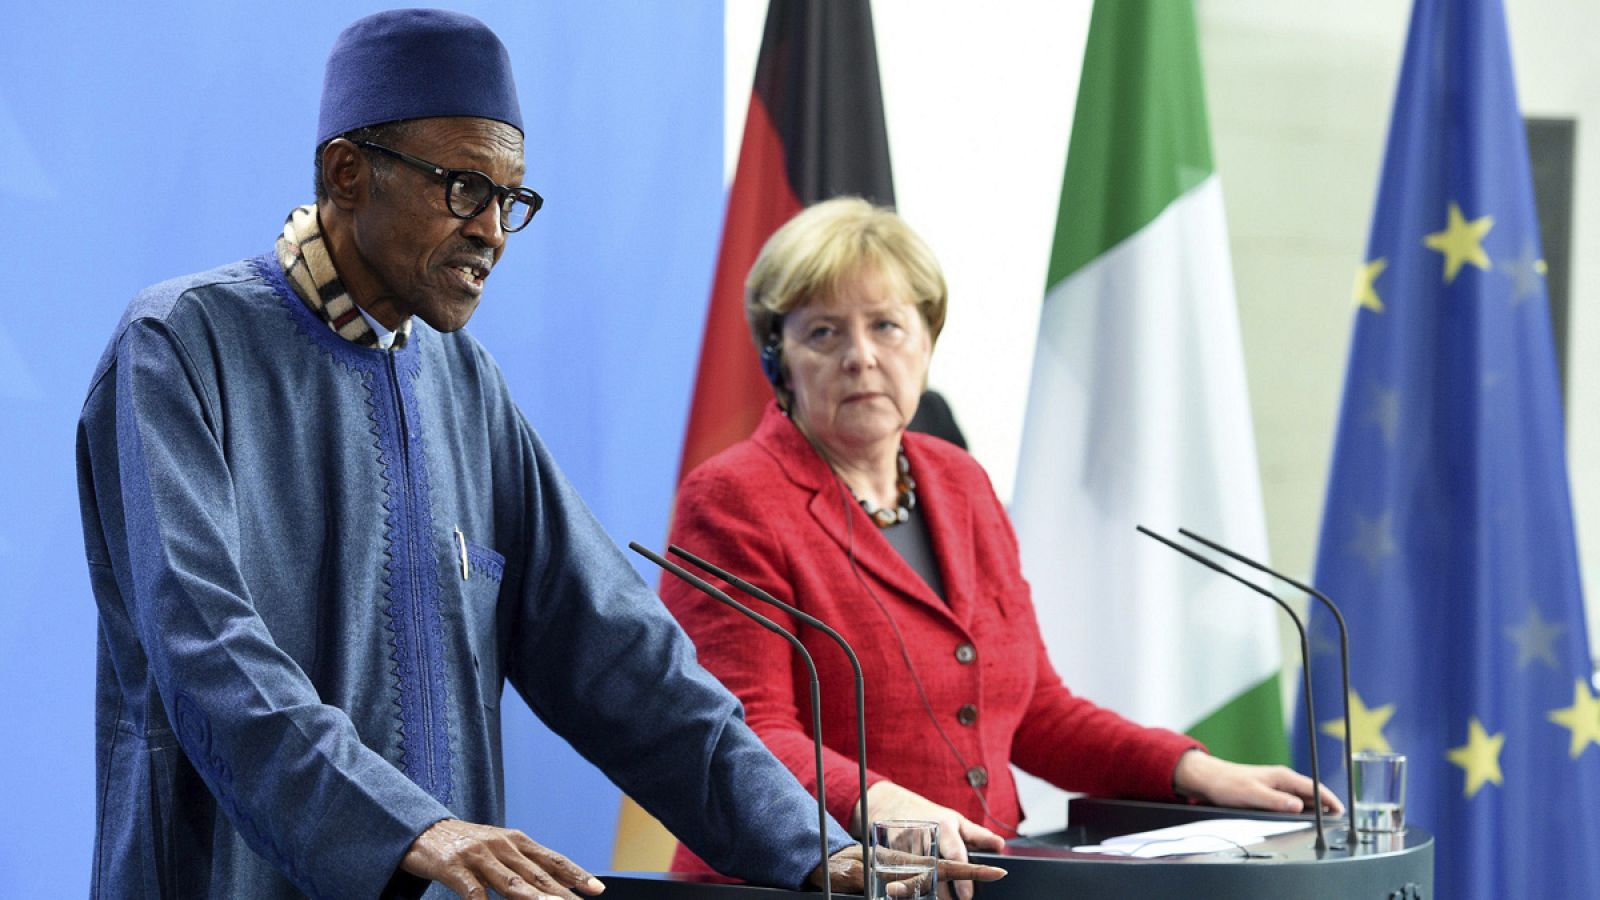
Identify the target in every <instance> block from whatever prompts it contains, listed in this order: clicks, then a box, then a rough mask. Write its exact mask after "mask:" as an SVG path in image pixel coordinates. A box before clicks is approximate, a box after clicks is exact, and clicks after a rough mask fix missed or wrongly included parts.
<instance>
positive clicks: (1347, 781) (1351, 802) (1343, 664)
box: [1178, 528, 1356, 842]
mask: <svg viewBox="0 0 1600 900" xmlns="http://www.w3.org/2000/svg"><path fill="white" fill-rule="evenodd" d="M1178 533H1179V534H1181V535H1183V536H1184V537H1186V538H1188V539H1190V540H1192V541H1199V542H1200V543H1202V544H1204V545H1206V546H1207V547H1210V548H1211V549H1213V550H1215V551H1217V552H1218V553H1222V554H1225V555H1227V556H1229V557H1231V558H1233V559H1236V560H1238V561H1239V562H1242V563H1244V564H1245V565H1247V566H1249V567H1250V568H1252V569H1255V570H1256V571H1258V572H1265V573H1267V574H1268V575H1271V576H1272V577H1273V578H1276V579H1278V580H1279V581H1282V582H1285V583H1286V584H1288V585H1289V586H1290V587H1294V588H1298V589H1299V590H1302V591H1305V592H1306V593H1307V594H1310V595H1311V596H1313V597H1315V598H1317V599H1318V600H1319V601H1321V602H1322V605H1323V606H1325V607H1327V609H1328V612H1331V613H1333V620H1334V621H1335V622H1337V623H1338V624H1339V671H1340V674H1342V675H1343V676H1344V788H1345V807H1346V809H1345V812H1347V813H1349V815H1350V832H1349V835H1348V836H1347V837H1346V838H1345V840H1346V841H1347V842H1348V841H1351V840H1354V839H1355V833H1356V804H1355V794H1354V791H1355V789H1356V779H1355V768H1356V765H1355V744H1354V742H1353V741H1351V739H1350V632H1349V631H1348V630H1347V629H1346V628H1345V625H1344V614H1343V613H1341V612H1339V607H1337V606H1335V605H1334V603H1333V600H1332V599H1331V598H1329V597H1328V595H1327V594H1324V593H1323V592H1321V591H1319V590H1317V589H1316V588H1314V587H1312V586H1311V585H1309V584H1302V583H1300V582H1298V581H1296V580H1294V579H1293V578H1290V577H1289V576H1287V575H1285V574H1283V573H1282V572H1279V571H1276V570H1275V569H1271V568H1269V567H1268V566H1267V564H1266V563H1260V562H1256V561H1255V560H1253V559H1251V558H1250V557H1248V556H1245V555H1244V554H1243V553H1240V552H1238V551H1236V550H1229V549H1228V548H1227V547H1224V546H1222V545H1221V544H1219V543H1217V542H1216V541H1212V540H1207V539H1206V538H1203V537H1201V536H1200V535H1198V534H1195V533H1194V532H1192V531H1190V530H1189V529H1187V528H1179V529H1178ZM1311 739H1312V741H1315V740H1316V735H1315V734H1312V736H1311Z"/></svg>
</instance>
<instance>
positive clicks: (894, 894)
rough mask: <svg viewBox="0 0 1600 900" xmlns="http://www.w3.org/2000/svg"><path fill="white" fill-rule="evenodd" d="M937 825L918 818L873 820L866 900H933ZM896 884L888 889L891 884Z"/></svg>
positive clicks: (935, 888)
mask: <svg viewBox="0 0 1600 900" xmlns="http://www.w3.org/2000/svg"><path fill="white" fill-rule="evenodd" d="M938 850H939V825H938V823H937V822H925V821H921V820H917V819H889V820H885V821H879V822H873V823H872V835H871V842H870V843H869V844H868V846H867V852H868V853H870V854H872V883H871V884H870V885H868V886H867V898H868V900H933V898H934V895H935V893H936V891H937V888H938V883H939V872H938V856H939V852H938ZM896 883H898V885H899V886H898V887H896V888H893V889H891V888H890V885H891V884H896Z"/></svg>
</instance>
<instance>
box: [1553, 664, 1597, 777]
mask: <svg viewBox="0 0 1600 900" xmlns="http://www.w3.org/2000/svg"><path fill="white" fill-rule="evenodd" d="M1550 721H1552V722H1554V723H1556V724H1557V725H1560V726H1562V727H1564V728H1566V729H1567V730H1568V731H1571V732H1572V743H1571V745H1570V746H1569V747H1568V752H1569V753H1570V754H1571V756H1572V758H1573V759H1577V758H1578V755H1579V754H1580V753H1582V752H1583V749H1584V748H1585V747H1587V746H1589V742H1590V741H1593V742H1595V743H1596V744H1600V698H1597V697H1595V695H1593V694H1591V693H1589V686H1588V685H1587V684H1585V683H1584V681H1583V679H1581V678H1579V679H1577V680H1576V681H1574V682H1573V683H1572V705H1571V706H1568V707H1566V708H1565V709H1558V710H1556V711H1555V712H1552V713H1551V714H1550Z"/></svg>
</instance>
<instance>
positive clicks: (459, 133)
mask: <svg viewBox="0 0 1600 900" xmlns="http://www.w3.org/2000/svg"><path fill="white" fill-rule="evenodd" d="M396 143H397V146H394V147H392V148H391V149H394V150H398V151H400V152H402V153H408V154H410V155H412V156H416V157H420V158H422V159H425V160H427V161H428V162H431V163H434V164H436V165H438V166H440V167H442V168H446V169H476V170H478V171H479V172H482V173H484V174H485V175H488V176H489V177H490V178H491V179H492V180H494V181H495V182H496V183H498V184H502V185H507V186H510V187H515V186H517V185H520V184H521V183H522V175H523V161H522V135H521V133H520V132H518V131H517V130H516V129H515V128H512V127H511V126H510V125H507V124H505V123H504V122H497V121H494V120H492V119H474V118H437V119H422V120H420V121H418V122H416V123H415V124H414V126H413V127H412V128H410V129H409V130H408V132H407V133H406V135H405V137H404V138H403V139H402V140H401V141H398V142H396ZM367 155H368V157H369V159H373V160H376V159H378V158H380V157H379V156H378V154H376V153H371V152H368V154H367ZM369 184H370V185H371V189H370V190H369V192H368V194H367V196H366V198H365V202H363V203H361V204H359V206H358V207H357V208H356V209H354V210H353V211H352V217H351V218H352V239H353V243H354V247H355V251H356V259H353V260H345V259H339V260H336V262H337V263H338V265H339V273H340V276H341V278H343V279H344V281H345V284H346V287H347V289H349V290H350V292H351V295H352V296H353V297H354V298H355V299H356V301H357V302H358V303H359V304H360V305H361V307H362V308H363V309H365V310H366V311H367V313H368V314H369V315H371V316H372V317H373V318H375V319H377V320H378V321H380V322H382V323H383V324H384V326H385V327H388V328H395V327H398V326H399V324H400V323H401V322H402V321H404V319H405V318H406V317H407V316H417V317H418V318H420V319H422V321H424V322H426V323H428V325H429V326H431V327H432V328H434V329H435V330H437V331H444V332H449V331H455V330H457V329H459V328H461V327H462V326H463V325H465V324H467V320H468V319H470V318H472V313H473V312H474V311H475V310H476V309H477V308H478V300H479V299H480V298H481V297H482V295H483V286H484V282H485V281H486V280H487V279H488V276H489V270H490V269H491V268H493V267H494V264H495V263H496V262H497V261H498V260H499V259H500V254H501V253H503V252H504V251H505V240H506V232H505V230H504V229H503V228H501V227H500V210H499V204H498V203H490V204H488V206H486V207H485V208H484V209H483V211H482V212H480V213H478V215H476V216H474V217H473V218H471V219H460V218H457V217H456V216H455V215H453V214H452V213H451V212H450V208H449V206H448V205H447V203H446V199H445V185H444V182H443V181H442V180H441V179H439V178H437V177H435V176H433V175H430V174H429V173H427V172H425V171H422V170H419V169H415V168H412V167H411V166H408V165H405V164H403V163H400V162H398V161H393V162H391V163H390V164H389V165H388V167H387V171H386V172H385V173H384V174H383V175H382V176H380V177H376V178H374V179H369Z"/></svg>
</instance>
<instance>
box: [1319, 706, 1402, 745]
mask: <svg viewBox="0 0 1600 900" xmlns="http://www.w3.org/2000/svg"><path fill="white" fill-rule="evenodd" d="M1393 715H1394V704H1393V703H1386V704H1384V705H1383V706H1380V707H1378V708H1377V709H1367V705H1366V704H1365V703H1362V702H1361V695H1360V694H1358V693H1356V692H1355V691H1351V692H1350V743H1352V744H1354V745H1355V746H1353V747H1351V748H1350V752H1352V753H1355V752H1357V751H1360V750H1377V751H1378V752H1380V753H1388V752H1389V751H1390V750H1391V749H1392V748H1391V747H1390V746H1389V739H1388V738H1386V737H1384V736H1383V727H1384V726H1385V725H1388V724H1389V717H1390V716H1393ZM1322 733H1323V734H1325V735H1327V736H1329V737H1331V738H1333V739H1334V740H1337V741H1342V740H1344V719H1342V718H1339V719H1329V720H1327V721H1326V722H1323V723H1322Z"/></svg>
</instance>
